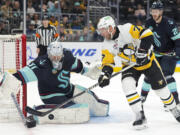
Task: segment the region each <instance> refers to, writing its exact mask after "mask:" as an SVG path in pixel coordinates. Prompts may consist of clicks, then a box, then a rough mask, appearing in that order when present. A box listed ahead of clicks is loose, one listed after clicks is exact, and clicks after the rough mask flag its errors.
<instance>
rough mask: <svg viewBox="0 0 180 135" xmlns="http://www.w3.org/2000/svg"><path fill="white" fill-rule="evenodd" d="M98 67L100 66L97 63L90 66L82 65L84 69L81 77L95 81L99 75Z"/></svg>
mask: <svg viewBox="0 0 180 135" xmlns="http://www.w3.org/2000/svg"><path fill="white" fill-rule="evenodd" d="M100 67H101V64H100V63H97V62H96V63H93V64H90V65H87V64H84V68H83V71H82V72H81V73H82V75H84V76H87V77H89V78H91V79H93V80H97V79H98V77H99V76H100V74H101V69H100Z"/></svg>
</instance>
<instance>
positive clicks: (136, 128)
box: [134, 124, 148, 130]
mask: <svg viewBox="0 0 180 135" xmlns="http://www.w3.org/2000/svg"><path fill="white" fill-rule="evenodd" d="M146 128H148V126H147V124H143V125H137V126H134V129H135V130H143V129H146Z"/></svg>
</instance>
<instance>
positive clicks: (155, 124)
mask: <svg viewBox="0 0 180 135" xmlns="http://www.w3.org/2000/svg"><path fill="white" fill-rule="evenodd" d="M120 76H121V75H119V76H117V77H115V78H113V79H112V80H111V84H110V85H109V86H108V87H105V88H103V89H102V88H100V87H97V88H95V89H93V91H94V92H95V93H96V94H97V95H98V96H99V98H102V99H106V100H108V101H109V102H110V112H109V116H108V117H101V118H95V117H94V118H91V119H90V121H89V122H88V123H86V124H66V125H65V124H64V125H63V124H61V125H57V124H53V125H52V124H46V125H37V126H36V127H35V128H32V129H26V128H25V127H24V126H23V124H22V123H0V135H154V134H156V135H169V134H171V135H180V123H178V122H177V121H176V120H175V118H174V117H173V116H172V114H170V113H169V112H165V111H164V109H163V105H162V102H161V101H160V99H159V98H158V97H157V96H156V95H155V94H154V92H153V91H151V92H150V94H149V96H148V98H147V101H146V103H145V106H144V108H145V114H146V117H147V120H148V128H147V129H145V130H141V131H136V130H135V129H133V127H132V122H133V120H134V115H133V113H132V111H131V109H130V107H129V106H128V104H127V101H126V98H125V96H124V94H123V91H122V88H121V81H120V78H121V77H120ZM174 76H175V78H176V80H177V87H178V90H179V92H180V83H179V82H180V73H176V74H175V75H174ZM142 79H143V77H141V79H140V83H139V87H138V88H137V90H138V92H140V88H141V87H140V86H141V85H142ZM71 80H72V82H73V83H76V84H81V85H83V86H85V87H90V86H91V85H93V84H95V83H96V81H92V80H90V79H88V78H86V77H82V76H80V75H76V74H73V75H72V78H71ZM129 85H131V84H129ZM38 104H41V101H40V99H39V96H38V92H37V85H36V82H35V83H30V84H28V105H29V106H33V105H38Z"/></svg>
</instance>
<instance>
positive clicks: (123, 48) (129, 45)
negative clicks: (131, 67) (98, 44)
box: [102, 23, 154, 70]
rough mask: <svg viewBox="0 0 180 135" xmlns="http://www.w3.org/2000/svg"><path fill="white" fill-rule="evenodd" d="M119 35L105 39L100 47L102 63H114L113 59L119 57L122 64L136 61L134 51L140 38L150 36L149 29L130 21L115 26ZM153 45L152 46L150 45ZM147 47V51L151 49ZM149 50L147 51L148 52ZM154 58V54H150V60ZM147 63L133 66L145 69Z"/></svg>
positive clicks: (139, 42) (138, 44)
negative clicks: (113, 38) (111, 38)
mask: <svg viewBox="0 0 180 135" xmlns="http://www.w3.org/2000/svg"><path fill="white" fill-rule="evenodd" d="M117 28H118V30H119V35H118V37H117V38H116V39H115V40H109V41H108V40H105V41H104V45H103V47H102V64H103V65H110V66H112V64H115V59H116V58H118V57H120V59H121V62H122V63H123V65H128V63H129V62H136V59H135V55H134V53H135V51H136V49H138V48H139V46H140V44H141V39H143V38H146V37H148V36H152V35H153V33H152V31H151V30H150V29H143V28H142V27H141V26H135V25H132V24H130V23H126V24H124V25H119V26H117ZM152 47H153V46H152ZM152 47H151V49H149V51H152ZM150 53H151V52H149V54H150ZM153 59H154V54H152V56H151V62H152V60H153ZM150 66H151V63H150V64H149V65H144V66H141V67H140V66H139V67H135V68H136V69H137V70H143V69H147V68H148V67H150Z"/></svg>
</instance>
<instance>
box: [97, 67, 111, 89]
mask: <svg viewBox="0 0 180 135" xmlns="http://www.w3.org/2000/svg"><path fill="white" fill-rule="evenodd" d="M112 72H113V68H112V67H110V66H104V67H103V69H102V73H101V75H100V76H99V79H98V83H99V86H100V87H101V88H103V87H105V86H107V85H109V83H110V78H111V75H112Z"/></svg>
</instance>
